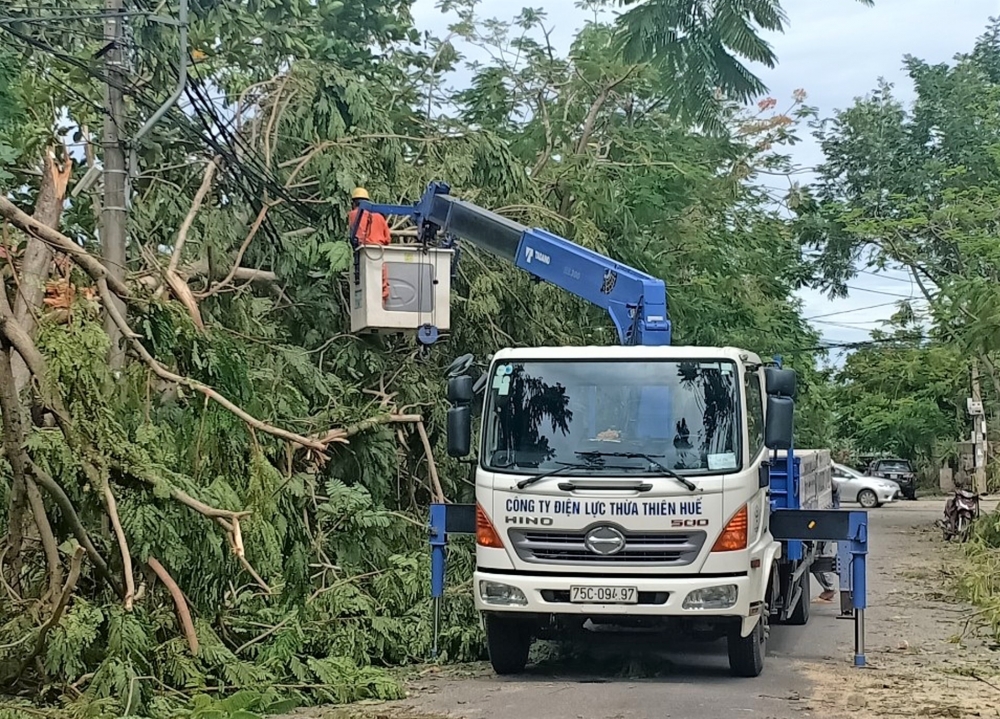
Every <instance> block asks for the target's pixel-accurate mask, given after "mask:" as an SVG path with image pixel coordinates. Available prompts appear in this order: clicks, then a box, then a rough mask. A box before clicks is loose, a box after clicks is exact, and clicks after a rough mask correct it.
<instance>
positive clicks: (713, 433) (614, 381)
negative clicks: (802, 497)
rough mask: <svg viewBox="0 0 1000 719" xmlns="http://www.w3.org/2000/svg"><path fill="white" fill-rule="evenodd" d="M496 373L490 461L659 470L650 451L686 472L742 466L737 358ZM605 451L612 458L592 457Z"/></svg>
mask: <svg viewBox="0 0 1000 719" xmlns="http://www.w3.org/2000/svg"><path fill="white" fill-rule="evenodd" d="M492 372H493V374H492V376H491V377H490V380H491V381H490V384H489V385H488V386H489V390H488V393H487V399H486V409H485V413H484V417H483V423H484V424H483V432H484V435H485V436H484V452H483V466H484V468H486V469H489V470H494V471H500V472H504V471H506V472H516V473H519V474H536V473H540V472H547V471H551V470H553V469H555V468H557V467H562V466H564V465H565V464H567V463H572V464H580V465H582V467H581V468H576V469H570V472H571V473H574V472H577V471H585V472H586V473H587V474H615V473H617V474H621V473H622V471H623V469H622V468H623V467H625V468H627V470H632V471H649V472H650V473H653V474H655V473H658V472H657V468H656V467H655V465H654V464H653V462H652V461H651V460H652V459H655V461H656V462H657V463H659V464H660V465H663V467H666V468H668V469H670V470H674V471H676V472H680V473H697V472H731V471H735V470H737V469H739V466H740V461H739V452H740V444H739V440H738V437H739V436H740V432H739V429H740V426H741V425H740V415H739V412H738V406H739V396H738V393H737V390H738V387H739V384H738V373H737V371H736V366H735V364H734V363H732V362H728V361H714V362H696V361H684V362H681V361H677V360H652V361H641V362H639V361H635V362H633V361H592V360H571V361H558V362H556V361H526V362H512V363H507V364H504V363H498V364H496V365H495V366H494V367H493V370H492ZM605 452H607V453H615V454H614V455H611V454H609V455H607V456H609V457H616V459H613V460H608V461H607V462H602V461H586V460H587V458H588V457H591V456H593V455H594V454H595V453H600V454H603V453H605ZM639 455H646V456H645V457H642V456H639ZM659 473H662V468H661V469H660V470H659Z"/></svg>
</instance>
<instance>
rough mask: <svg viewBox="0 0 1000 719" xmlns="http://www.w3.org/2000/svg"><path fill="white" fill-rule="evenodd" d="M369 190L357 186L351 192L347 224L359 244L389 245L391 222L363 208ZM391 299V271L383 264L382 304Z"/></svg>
mask: <svg viewBox="0 0 1000 719" xmlns="http://www.w3.org/2000/svg"><path fill="white" fill-rule="evenodd" d="M370 199H371V198H370V197H369V195H368V190H366V189H365V188H363V187H355V188H354V191H353V192H351V212H350V214H348V215H347V226H348V227H349V228H350V229H351V230H352V231H353V232H354V238H355V239H356V240H357V241H358V244H359V245H388V244H389V242H390V241H391V240H392V238H391V235H390V234H389V223H388V222H386V220H385V217H383V216H382V215H380V214H379V213H377V212H372V211H370V210H362V209H361V207H360V205H361V201H362V200H370ZM388 299H389V273H388V271H387V270H386V266H385V263H383V264H382V304H385V303H386V301H388Z"/></svg>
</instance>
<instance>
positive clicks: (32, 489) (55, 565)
mask: <svg viewBox="0 0 1000 719" xmlns="http://www.w3.org/2000/svg"><path fill="white" fill-rule="evenodd" d="M28 503H29V504H30V505H31V512H32V514H34V516H35V526H36V527H38V537H39V539H41V541H42V550H43V551H44V552H45V562H46V564H48V566H49V596H51V597H52V598H53V599H55V598H56V597H57V596H58V595H59V587H60V586H61V585H62V561H61V560H60V559H59V545H58V543H57V542H56V537H55V534H53V533H52V524H51V523H50V522H49V517H48V515H47V514H46V513H45V502H43V501H42V495H41V493H40V492H39V491H38V485H37V484H35V483H34V482H32V481H31V480H30V479H29V480H28Z"/></svg>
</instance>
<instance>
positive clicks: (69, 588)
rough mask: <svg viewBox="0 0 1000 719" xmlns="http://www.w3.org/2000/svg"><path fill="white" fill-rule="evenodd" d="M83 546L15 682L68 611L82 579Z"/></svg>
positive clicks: (71, 564)
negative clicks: (68, 606) (70, 601)
mask: <svg viewBox="0 0 1000 719" xmlns="http://www.w3.org/2000/svg"><path fill="white" fill-rule="evenodd" d="M83 555H84V550H83V547H77V548H76V551H74V552H73V558H72V559H71V560H70V565H69V575H68V576H67V577H66V584H65V585H64V586H63V590H62V594H60V595H59V601H58V603H57V604H56V606H55V609H54V610H53V612H52V616H51V617H49V620H48V621H47V622H45V624H43V625H42V628H41V629H40V630H38V638H37V639H36V640H35V648H34V649H32V650H31V654H29V655H28V656H27V658H26V659H25V660H24V661H23V662H22V663H21V669H20V671H18V673H17V678H16V679H15V680H14V682H13V683H15V684H16V683H17V680H18V679H20V678H21V675H22V674H24V670H25V669H27V668H28V665H30V664H31V662H32V661H34V659H35V657H38V656H41V654H42V651H43V650H44V649H45V639H46V638H47V637H48V634H49V632H50V631H51V630H52V627H54V626H55V625H57V624H58V623H59V620H60V619H62V615H63V612H65V611H66V606H67V605H68V604H69V600H70V597H72V596H73V590H74V589H76V583H77V582H78V581H79V580H80V569H81V568H82V566H83Z"/></svg>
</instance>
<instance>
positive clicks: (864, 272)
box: [858, 270, 913, 286]
mask: <svg viewBox="0 0 1000 719" xmlns="http://www.w3.org/2000/svg"><path fill="white" fill-rule="evenodd" d="M858 274H862V275H871V276H872V277H878V278H880V279H883V280H892V281H893V282H902V283H904V284H907V285H911V286H912V285H913V278H912V277H906V278H905V279H904V278H903V277H893V276H892V275H887V274H885V273H884V272H872V271H871V270H858Z"/></svg>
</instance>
